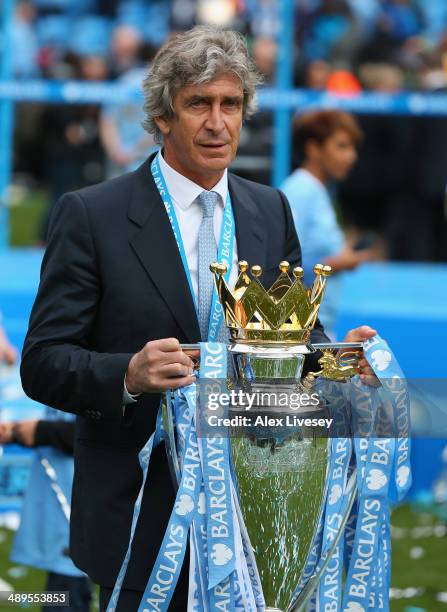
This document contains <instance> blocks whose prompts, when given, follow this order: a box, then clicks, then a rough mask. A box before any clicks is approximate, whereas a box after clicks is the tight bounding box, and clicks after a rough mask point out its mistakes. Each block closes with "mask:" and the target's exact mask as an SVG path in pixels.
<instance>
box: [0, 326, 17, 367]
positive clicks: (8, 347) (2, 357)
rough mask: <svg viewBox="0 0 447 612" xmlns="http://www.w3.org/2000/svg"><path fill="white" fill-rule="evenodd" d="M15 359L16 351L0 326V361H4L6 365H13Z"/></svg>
mask: <svg viewBox="0 0 447 612" xmlns="http://www.w3.org/2000/svg"><path fill="white" fill-rule="evenodd" d="M16 359H17V351H16V349H15V348H14V347H13V346H12V344H10V342H9V340H8V338H7V337H6V335H5V332H4V331H3V329H2V327H0V363H1V362H4V363H6V365H14V364H15V362H16Z"/></svg>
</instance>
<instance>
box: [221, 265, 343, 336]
mask: <svg viewBox="0 0 447 612" xmlns="http://www.w3.org/2000/svg"><path fill="white" fill-rule="evenodd" d="M248 268H249V265H248V263H247V262H246V261H240V262H239V277H238V279H237V282H236V285H235V287H234V290H233V291H231V290H230V289H229V287H228V285H227V283H226V281H225V278H224V277H225V274H226V273H227V270H228V267H227V265H226V264H223V263H212V264H211V265H210V270H211V272H212V273H213V274H214V281H215V284H216V289H217V293H218V296H219V299H220V303H221V305H222V308H223V311H224V316H225V322H226V325H227V327H228V329H229V330H230V334H231V338H232V340H233V341H234V342H238V343H245V344H258V343H262V344H263V345H276V346H279V345H284V344H286V345H287V344H305V343H307V342H308V341H309V338H310V332H311V331H312V329H313V327H314V325H315V321H316V319H317V316H318V310H319V308H320V304H321V301H322V299H323V296H324V291H325V288H326V282H327V277H328V276H330V274H331V272H332V270H331V268H330V266H323V265H322V264H317V265H316V266H315V267H314V272H315V275H316V278H315V280H314V282H313V284H312V286H311V287H309V288H306V287H305V285H304V284H303V282H302V278H303V275H304V270H303V268H300V267H296V268H294V269H293V271H292V273H293V278H291V277H290V276H289V269H290V264H289V262H287V261H282V262H281V263H280V264H279V270H280V275H279V276H278V278H277V279H276V281H275V282H274V283H273V285H272V286H271V287H270V289H268V290H266V289H265V288H264V287H263V285H262V284H261V280H260V279H261V276H262V268H261V267H260V266H252V267H251V269H250V272H251V276H252V278H250V277H249V275H248V273H247V272H248Z"/></svg>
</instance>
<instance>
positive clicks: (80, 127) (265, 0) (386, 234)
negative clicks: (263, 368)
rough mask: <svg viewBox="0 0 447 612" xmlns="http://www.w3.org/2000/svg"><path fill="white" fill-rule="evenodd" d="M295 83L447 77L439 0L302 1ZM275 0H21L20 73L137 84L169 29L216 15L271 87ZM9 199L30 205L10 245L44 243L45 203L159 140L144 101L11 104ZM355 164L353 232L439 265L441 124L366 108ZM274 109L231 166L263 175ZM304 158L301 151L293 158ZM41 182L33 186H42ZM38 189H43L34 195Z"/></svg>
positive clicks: (403, 86)
mask: <svg viewBox="0 0 447 612" xmlns="http://www.w3.org/2000/svg"><path fill="white" fill-rule="evenodd" d="M295 4H296V10H295V19H296V24H295V28H294V32H295V43H296V44H295V46H294V53H295V57H294V58H293V60H294V62H293V63H294V85H295V86H296V87H299V88H307V89H310V90H316V91H328V92H332V93H336V94H344V95H356V94H357V93H359V92H361V91H372V92H382V93H389V94H396V93H399V92H404V91H405V90H412V91H414V90H421V91H424V92H443V91H444V90H445V89H446V86H447V4H446V2H445V1H444V0H430V2H427V1H426V0H296V2H295ZM278 7H279V3H278V2H276V0H198V1H196V0H173V1H168V0H77V1H76V2H69V0H23V1H18V2H17V3H16V6H15V15H14V21H13V31H12V41H13V49H14V52H13V70H14V78H16V79H29V78H35V79H39V78H44V79H56V80H67V79H77V80H84V81H94V82H98V81H110V80H118V81H119V82H123V83H127V84H134V85H135V87H138V86H139V83H140V82H141V79H142V77H143V75H144V72H145V71H146V70H147V66H148V64H150V61H151V58H152V57H153V55H154V53H155V52H156V50H157V48H158V46H159V45H160V44H161V43H162V42H163V40H165V39H166V37H167V36H169V34H170V32H172V31H176V30H181V29H186V28H189V27H191V26H192V25H194V24H197V23H217V24H220V25H222V26H225V27H231V28H235V29H238V30H240V31H241V32H243V33H244V34H245V35H246V36H247V39H248V42H249V45H250V48H251V51H252V53H253V57H254V59H255V61H256V64H257V66H258V68H259V70H260V72H261V73H262V74H263V75H264V80H265V84H266V85H273V84H274V82H275V67H276V60H277V42H276V37H277V33H278V28H279V22H278V20H279V8H278ZM16 117H17V119H16V129H15V149H14V151H15V153H14V173H15V181H14V184H15V186H16V189H15V191H14V192H13V195H15V196H16V198H17V199H18V200H19V202H20V201H22V203H23V200H21V198H23V196H24V195H25V196H26V194H27V193H28V191H27V190H28V189H29V188H30V187H31V188H32V189H33V193H34V195H33V198H32V200H31V201H30V200H26V199H25V204H27V205H34V210H33V211H31V212H30V213H29V214H26V218H27V219H28V223H27V224H25V226H24V223H23V220H24V215H21V214H20V211H19V210H17V211H16V215H15V216H16V222H15V220H14V217H13V219H12V224H13V227H12V241H13V243H15V244H27V243H28V244H29V243H33V242H34V243H37V242H39V241H43V240H44V238H45V219H46V213H45V210H46V209H47V207H48V206H49V205H50V204H51V203H52V202H54V201H55V200H56V199H57V198H58V197H59V195H61V193H63V192H64V191H67V190H70V189H74V188H79V187H80V186H83V185H86V184H90V183H95V182H98V181H100V180H102V179H104V178H106V177H109V176H112V175H114V174H117V173H119V172H123V171H125V170H128V169H132V168H133V167H135V166H136V165H138V163H139V162H140V161H141V160H142V159H144V158H145V156H146V155H147V153H148V152H150V151H151V147H153V144H154V143H153V142H151V140H150V138H149V137H148V136H147V135H146V136H145V134H144V132H143V130H142V128H141V126H140V119H141V109H140V107H139V105H132V104H128V105H126V106H117V105H114V104H110V105H108V106H106V107H102V108H101V107H100V106H98V105H76V106H70V105H64V106H56V105H44V104H39V105H36V104H26V103H22V104H18V105H16ZM359 120H360V125H361V128H362V130H363V132H364V135H365V138H364V139H363V142H362V144H361V147H360V154H359V160H358V163H357V164H356V166H355V168H354V170H353V172H352V173H351V175H350V177H349V178H348V180H347V181H346V182H344V184H343V186H341V188H340V189H339V191H338V193H337V197H336V202H337V207H338V214H339V215H340V217H341V218H342V220H343V223H344V226H345V228H346V229H347V230H348V231H349V230H351V231H353V232H354V235H355V236H358V235H359V234H360V235H361V236H365V235H366V236H367V238H366V240H367V241H369V242H371V241H372V240H375V241H376V243H378V246H379V247H380V249H379V250H380V253H381V256H382V257H384V258H389V259H393V260H404V261H405V260H415V261H445V260H446V259H447V247H446V244H447V240H446V236H447V232H446V220H445V216H446V215H445V206H444V200H445V183H446V176H447V171H446V170H447V169H446V162H445V161H444V158H443V155H442V151H443V146H444V143H445V141H446V138H447V121H446V120H445V119H443V118H436V117H434V118H433V117H419V118H415V117H397V116H362V117H360V118H359ZM272 139H273V135H272V117H271V113H270V112H267V111H263V112H261V113H258V114H257V115H256V116H255V117H254V118H253V120H252V121H250V122H248V123H247V124H246V126H245V128H244V131H243V134H242V142H241V148H240V152H239V157H238V160H237V161H236V163H235V166H234V169H235V171H236V172H239V173H241V174H242V175H244V176H246V177H248V178H252V179H254V180H257V181H260V182H264V183H269V182H270V180H271V156H272ZM295 161H296V162H298V160H295ZM36 188H37V191H36ZM36 193H39V194H40V197H37V196H36Z"/></svg>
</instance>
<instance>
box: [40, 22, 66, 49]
mask: <svg viewBox="0 0 447 612" xmlns="http://www.w3.org/2000/svg"><path fill="white" fill-rule="evenodd" d="M70 29H71V19H70V18H69V17H67V16H66V15H48V16H46V17H40V18H39V19H38V20H37V23H36V32H37V40H38V44H39V46H40V47H45V46H51V47H57V48H60V49H64V48H66V46H67V40H69V38H70Z"/></svg>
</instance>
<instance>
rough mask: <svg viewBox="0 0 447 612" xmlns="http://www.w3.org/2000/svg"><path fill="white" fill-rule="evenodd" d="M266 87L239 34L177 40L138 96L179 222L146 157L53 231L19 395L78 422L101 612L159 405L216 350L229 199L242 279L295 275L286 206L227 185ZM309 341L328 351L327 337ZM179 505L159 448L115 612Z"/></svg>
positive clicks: (143, 575)
mask: <svg viewBox="0 0 447 612" xmlns="http://www.w3.org/2000/svg"><path fill="white" fill-rule="evenodd" d="M256 84H257V75H256V73H255V71H254V69H253V67H252V64H251V61H250V59H249V57H248V54H247V50H246V47H245V44H244V42H243V40H242V39H241V38H240V37H239V35H237V34H236V33H234V32H221V31H219V30H215V29H213V28H195V29H194V30H191V31H190V32H186V33H184V34H179V35H176V36H175V37H173V38H171V39H170V40H169V41H168V42H167V43H166V44H165V45H164V46H163V47H162V48H161V49H160V51H159V53H158V54H157V57H156V58H155V60H154V62H153V64H152V67H151V73H150V75H149V77H148V79H147V80H146V81H145V83H144V89H145V110H146V112H147V116H148V119H147V122H146V125H145V127H146V129H148V130H149V131H150V132H151V133H153V134H154V135H155V136H156V138H158V140H160V141H162V143H163V151H162V152H160V153H159V154H157V157H156V160H155V162H156V163H158V167H159V170H160V172H161V173H162V174H163V176H164V178H165V181H166V189H167V191H168V193H169V196H170V199H171V208H170V209H169V210H168V212H169V211H170V212H169V215H168V214H167V210H166V208H165V205H164V202H163V200H162V198H161V197H160V194H159V191H158V189H157V186H156V183H155V182H154V178H153V174H152V171H153V168H152V165H153V163H154V156H152V157H151V159H150V160H149V161H148V162H146V163H144V164H143V165H142V166H141V167H140V168H139V169H138V170H137V171H136V172H133V173H131V174H128V175H124V176H122V177H119V178H117V179H114V180H112V181H108V182H106V183H103V184H100V185H97V186H94V187H89V188H86V189H83V190H81V191H78V192H73V193H71V194H68V195H66V196H64V197H63V198H62V199H61V200H60V202H59V204H58V205H57V207H56V209H55V211H54V214H53V217H52V221H51V226H50V232H49V241H48V247H47V250H46V253H45V257H44V261H43V265H42V275H41V282H40V287H39V292H38V295H37V298H36V302H35V305H34V308H33V312H32V315H31V321H30V328H29V331H28V335H27V338H26V342H25V347H24V351H23V361H22V370H21V371H22V381H23V386H24V389H25V391H26V392H27V393H28V394H29V395H30V396H31V397H33V398H35V399H37V400H39V401H41V402H44V403H46V404H48V405H51V406H54V407H56V408H59V409H61V410H65V411H69V412H73V413H76V414H77V415H78V416H77V420H76V445H75V477H74V485H73V501H72V519H71V542H70V550H71V555H72V558H73V560H74V562H75V563H76V565H78V566H79V567H80V568H81V569H83V570H84V571H85V572H86V573H87V574H88V575H89V576H90V577H91V578H92V579H93V580H94V581H95V582H96V583H98V584H99V585H101V589H100V600H101V601H100V606H101V609H102V610H104V609H105V606H106V603H107V601H108V598H109V597H110V594H111V588H112V587H113V585H114V583H115V580H116V577H117V573H118V570H119V568H120V565H121V562H122V559H123V556H124V553H125V550H126V547H127V542H128V539H129V533H130V524H131V517H132V508H133V504H134V502H135V499H136V496H137V493H138V490H139V487H140V484H141V478H142V475H141V471H140V468H139V464H138V451H139V450H140V449H141V447H142V446H143V445H144V443H145V442H146V440H147V439H148V437H149V436H150V434H151V432H152V431H153V430H154V428H155V419H156V414H157V408H158V406H159V403H160V392H161V391H163V390H165V389H167V388H176V387H180V386H183V385H185V384H190V383H191V382H192V381H193V377H192V376H191V374H192V361H191V359H190V358H189V357H188V356H187V355H186V354H185V353H183V352H182V351H181V349H180V344H179V343H180V342H190V343H191V342H197V341H199V340H200V339H201V337H202V338H204V337H206V332H204V331H203V329H204V328H203V310H204V303H205V299H207V296H208V297H209V289H210V287H212V277H211V274H210V273H209V270H208V271H207V274H208V276H204V269H203V268H204V266H203V265H202V263H201V262H202V260H203V253H204V250H203V249H204V248H205V247H206V248H209V243H210V239H211V237H212V236H211V235H210V231H211V233H213V230H214V238H215V240H216V243H218V242H219V240H220V238H219V236H220V233H221V227H222V225H223V214H224V210H225V206H226V205H227V199H228V197H227V196H228V194H229V196H230V199H231V206H232V210H233V214H234V218H235V226H236V236H235V241H234V246H233V252H232V253H230V254H229V259H230V261H232V262H233V267H232V270H233V272H232V273H233V279H234V278H235V275H236V273H237V269H236V268H237V266H236V265H235V264H236V262H237V259H245V260H247V261H248V262H250V264H254V263H256V264H258V265H261V266H262V268H263V270H264V279H265V281H266V283H269V282H272V281H273V280H274V279H275V278H276V276H277V274H278V263H279V262H280V261H282V260H288V261H289V262H291V264H293V265H296V264H299V262H300V247H299V242H298V239H297V235H296V232H295V228H294V225H293V221H292V216H291V212H290V208H289V205H288V203H287V200H286V198H285V197H284V196H283V195H282V194H281V193H280V192H279V191H278V190H276V189H272V188H270V187H265V186H263V185H257V184H255V183H252V182H250V181H246V180H244V179H241V178H238V177H236V176H234V175H231V174H228V173H227V168H228V166H229V164H230V163H231V161H232V160H233V159H234V157H235V155H236V150H237V145H238V142H239V134H240V129H241V125H242V120H243V118H244V116H246V115H247V114H248V113H250V112H251V111H252V110H253V96H254V90H255V85H256ZM166 197H167V196H164V198H163V199H164V200H165V199H166ZM211 200H212V201H213V203H214V204H215V207H214V208H212V212H211V216H210V215H209V212H207V211H208V208H207V206H208V204H209V202H210V201H211ZM214 204H213V205H214ZM172 209H173V210H174V212H175V217H176V219H177V224H178V227H177V229H178V232H177V241H176V238H175V237H174V232H173V227H172V226H171V222H172V219H171V217H172V215H173V214H174V213H172ZM213 211H214V212H213ZM210 219H211V221H210ZM178 233H179V234H180V238H179V236H178ZM179 243H181V247H179ZM215 246H216V245H215ZM180 248H181V249H182V255H183V257H181V256H180V250H179V249H180ZM207 265H209V261H208V262H207ZM194 298H195V301H196V303H197V310H196V308H195V304H194ZM208 312H209V308H208ZM208 312H206V316H208ZM205 322H207V320H206V321H205ZM201 330H202V331H201ZM371 331H372V330H370V331H368V329H366V331H365V329H363V331H358V330H357V331H355V332H354V333H353V334H352V333H351V336H350V339H352V340H355V339H361V338H362V337H368V336H369V335H372V334H371ZM312 338H313V340H314V341H325V339H326V336H325V335H324V332H323V330H322V328H321V326H320V325H317V327H316V329H315V331H314V332H313V336H312ZM366 374H367V372H366ZM173 501H174V488H173V486H172V483H171V478H170V474H169V470H168V465H167V462H166V458H165V451H164V449H163V448H161V447H159V448H157V449H156V450H155V451H154V453H153V455H152V460H151V466H150V472H149V478H148V486H147V488H146V491H145V494H144V496H143V501H142V509H141V515H140V519H139V522H138V526H137V529H136V533H135V537H134V541H133V548H132V555H131V560H130V564H129V567H128V571H127V574H126V578H125V581H124V590H123V591H122V594H121V597H120V603H119V608H118V609H119V610H125V611H126V612H132V610H136V609H137V608H138V603H139V601H140V599H141V596H142V591H143V590H144V588H145V585H146V582H147V579H148V577H149V575H150V571H151V567H152V565H153V562H154V560H155V558H156V554H157V552H158V549H159V546H160V543H161V541H162V537H163V534H164V530H165V528H166V525H167V520H168V517H169V514H170V511H171V508H172V505H173ZM186 595H187V576H186V572H184V573H183V578H181V580H180V583H179V585H178V587H177V590H176V594H175V595H174V599H173V601H172V604H171V608H170V609H177V610H185V609H186Z"/></svg>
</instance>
